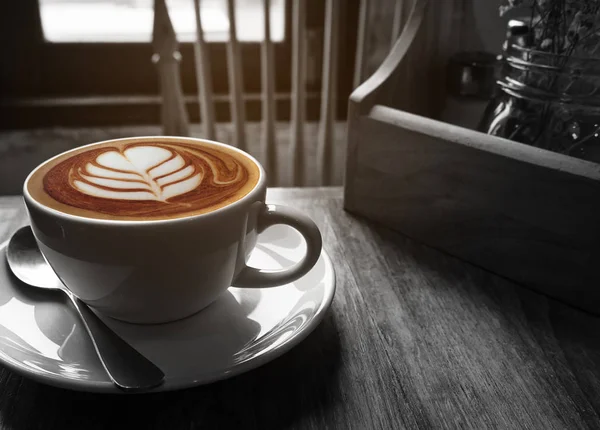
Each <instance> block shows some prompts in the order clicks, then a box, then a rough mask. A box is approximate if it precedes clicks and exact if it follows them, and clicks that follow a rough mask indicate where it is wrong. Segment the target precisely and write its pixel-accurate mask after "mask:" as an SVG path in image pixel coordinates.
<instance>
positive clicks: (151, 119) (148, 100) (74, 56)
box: [0, 0, 359, 128]
mask: <svg viewBox="0 0 600 430" xmlns="http://www.w3.org/2000/svg"><path fill="white" fill-rule="evenodd" d="M166 1H167V6H168V9H169V15H170V17H171V20H172V21H173V25H174V27H175V30H176V32H177V37H178V40H179V42H180V43H179V51H180V52H181V54H182V61H181V63H180V74H181V84H182V88H183V92H184V95H185V99H186V104H187V106H186V107H187V110H188V113H189V117H190V120H191V121H199V120H200V118H199V108H198V97H197V83H196V75H195V62H194V49H193V44H192V43H191V41H193V40H194V32H195V23H194V13H193V1H194V0H166ZM303 1H306V11H307V16H306V26H307V34H306V36H307V40H306V47H307V51H308V52H307V56H308V58H307V60H308V62H307V64H308V66H307V67H308V69H309V70H307V73H306V76H307V87H308V91H309V95H308V99H307V119H308V120H317V119H318V117H319V97H320V77H321V69H320V68H321V62H320V55H321V54H320V52H321V48H322V44H323V21H324V2H323V1H322V0H303ZM291 3H292V2H291V0H271V5H272V15H271V23H272V27H271V32H272V38H273V40H274V42H275V46H274V55H275V62H276V73H275V92H276V100H277V115H278V119H279V120H287V119H289V116H290V92H291V74H292V73H291V52H292V46H291V28H292V25H291V22H292V17H291V9H292V8H291ZM358 3H359V0H347V1H344V2H343V8H342V9H341V10H340V11H339V12H340V13H342V14H343V15H342V19H341V29H340V30H341V34H340V37H339V39H340V41H341V43H340V45H339V49H340V53H339V59H340V60H339V61H340V64H339V70H352V69H353V64H354V52H355V46H356V25H355V23H356V22H357V19H358V18H357V17H358ZM235 4H236V15H237V16H236V20H237V31H238V37H239V39H240V40H241V42H242V43H241V44H240V48H241V57H242V67H243V89H244V93H245V95H246V96H247V98H246V101H245V108H246V118H247V119H248V120H249V121H257V120H260V119H261V98H260V91H261V62H260V58H261V56H260V49H261V47H260V41H261V40H262V39H263V24H264V21H263V16H262V12H263V0H235ZM153 5H154V0H18V1H16V0H15V1H12V0H11V1H0V40H6V41H9V42H8V43H6V44H5V45H3V46H4V51H3V61H2V64H0V127H1V128H24V127H26V128H30V127H45V126H55V125H60V126H103V125H119V124H158V123H160V104H161V100H160V96H159V94H160V87H159V81H158V76H157V73H156V69H155V66H154V65H153V64H152V61H151V58H152V54H153V49H152V44H151V43H150V39H151V32H152V25H153V18H154V13H153V10H152V9H153ZM200 5H201V14H202V18H203V19H202V22H203V26H204V30H205V37H206V40H207V41H208V42H209V44H208V49H209V55H210V60H211V74H212V80H213V90H214V93H215V99H214V103H215V114H216V119H217V121H229V119H230V117H229V115H230V109H229V98H228V93H229V83H228V74H227V45H226V42H227V38H228V28H229V27H228V26H229V22H228V19H227V10H226V1H225V0H201V3H200ZM351 80H352V74H351V73H340V76H339V80H338V84H339V88H338V95H339V101H338V103H339V106H338V112H339V114H340V116H342V115H344V114H345V112H346V109H347V96H348V95H349V93H350V91H351V86H352V82H351Z"/></svg>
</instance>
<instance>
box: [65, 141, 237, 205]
mask: <svg viewBox="0 0 600 430" xmlns="http://www.w3.org/2000/svg"><path fill="white" fill-rule="evenodd" d="M203 176H204V175H203V172H200V171H199V170H198V168H197V167H195V166H194V165H192V164H191V163H190V162H189V161H188V162H186V161H185V160H184V158H183V157H182V156H181V155H180V154H177V153H174V152H171V151H169V150H167V149H164V148H160V147H152V146H138V147H134V148H130V149H126V150H125V151H124V152H123V153H122V154H121V153H120V152H117V151H108V152H104V153H102V154H100V155H99V156H98V157H97V158H96V160H95V161H94V162H88V163H86V165H85V167H84V168H78V169H77V172H75V173H74V174H72V175H71V178H70V181H69V182H70V183H71V186H73V187H74V188H76V189H77V190H79V191H81V192H82V193H85V194H88V195H90V196H94V197H100V198H106V199H123V200H157V201H161V202H166V201H167V199H169V198H171V197H175V196H178V195H181V194H185V193H187V192H189V191H192V190H193V189H195V188H197V187H198V186H199V185H200V183H201V182H202V177H203ZM234 180H235V179H234Z"/></svg>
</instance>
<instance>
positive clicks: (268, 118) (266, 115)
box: [261, 0, 277, 184]
mask: <svg viewBox="0 0 600 430" xmlns="http://www.w3.org/2000/svg"><path fill="white" fill-rule="evenodd" d="M263 13H264V27H265V29H264V38H263V42H262V44H261V81H262V93H263V99H262V119H263V135H262V153H263V157H264V162H265V169H266V170H267V176H268V178H269V183H271V184H277V145H276V142H275V119H276V114H275V95H274V94H275V60H274V58H273V42H272V41H271V0H263Z"/></svg>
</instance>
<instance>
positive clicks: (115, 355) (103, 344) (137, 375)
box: [67, 292, 165, 392]
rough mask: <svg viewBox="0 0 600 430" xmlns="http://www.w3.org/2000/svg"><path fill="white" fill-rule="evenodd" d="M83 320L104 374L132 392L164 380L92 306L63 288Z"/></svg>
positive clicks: (156, 384) (158, 370)
mask: <svg viewBox="0 0 600 430" xmlns="http://www.w3.org/2000/svg"><path fill="white" fill-rule="evenodd" d="M67 294H68V296H69V297H70V299H71V301H72V302H73V305H74V306H75V309H76V310H77V313H78V314H79V316H80V317H81V320H82V321H83V325H84V326H85V329H86V331H87V332H88V334H89V336H90V339H91V340H92V343H93V344H94V349H95V350H96V353H97V354H98V357H99V358H100V361H101V362H102V365H103V366H104V369H106V372H107V373H108V376H109V377H110V379H111V380H112V381H113V382H114V383H115V385H116V386H117V387H119V388H120V389H122V390H123V391H128V392H135V391H143V390H147V389H150V388H154V387H156V386H158V385H160V384H161V383H162V382H163V380H164V376H165V375H164V373H163V372H162V371H161V370H160V369H159V368H158V367H156V366H155V365H154V364H153V363H152V362H151V361H150V360H148V359H147V358H146V357H144V356H143V355H142V354H140V353H139V352H137V351H136V350H135V349H134V348H133V347H132V346H131V345H129V344H128V343H127V342H125V341H124V340H123V339H121V338H120V337H119V336H118V335H117V334H116V333H115V332H114V331H112V330H111V329H110V328H109V327H108V326H107V325H106V324H104V322H102V320H101V319H100V318H98V316H97V315H96V314H95V313H94V312H92V310H91V309H90V308H89V307H88V306H87V305H86V304H85V303H83V302H82V301H81V300H79V299H78V298H77V297H75V296H74V295H73V294H72V293H70V292H67Z"/></svg>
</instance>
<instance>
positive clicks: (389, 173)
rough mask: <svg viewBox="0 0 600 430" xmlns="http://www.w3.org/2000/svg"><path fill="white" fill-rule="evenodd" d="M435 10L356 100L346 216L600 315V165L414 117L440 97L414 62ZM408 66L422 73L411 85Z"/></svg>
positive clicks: (420, 19) (412, 25) (417, 17)
mask: <svg viewBox="0 0 600 430" xmlns="http://www.w3.org/2000/svg"><path fill="white" fill-rule="evenodd" d="M427 3H428V2H427V1H418V2H416V4H415V6H414V8H413V10H412V13H411V15H410V18H409V20H408V22H407V24H406V27H405V28H404V30H403V32H402V35H401V37H400V38H399V40H398V42H397V43H396V45H395V46H394V48H393V50H392V52H391V53H390V55H389V56H388V58H387V59H386V60H385V62H384V63H383V64H382V66H381V67H380V68H379V70H378V71H377V72H376V73H375V74H374V75H373V76H372V77H371V78H369V80H367V81H366V82H365V83H364V84H362V85H361V86H360V87H359V88H357V89H356V90H355V92H354V93H353V94H352V96H351V98H350V102H349V119H348V155H347V166H346V175H345V176H346V177H345V187H344V189H345V191H344V205H345V208H346V209H347V210H348V211H350V212H352V213H355V214H358V215H361V216H364V217H366V218H369V219H371V220H374V221H377V222H380V223H382V224H384V225H386V226H388V227H391V228H393V229H395V230H398V231H400V232H402V233H404V234H406V235H407V236H409V237H411V238H414V239H416V240H418V241H421V242H423V243H425V244H427V245H429V246H432V247H435V248H437V249H440V250H443V251H445V252H447V253H449V254H452V255H454V256H457V257H459V258H461V259H464V260H466V261H469V262H471V263H473V264H475V265H478V266H480V267H483V268H485V269H487V270H490V271H492V272H495V273H497V274H499V275H502V276H505V277H507V278H510V279H512V280H514V281H516V282H518V283H520V284H522V285H524V286H527V287H530V288H532V289H535V290H537V291H539V292H542V293H544V294H547V295H549V296H552V297H555V298H558V299H560V300H562V301H565V302H567V303H570V304H571V305H574V306H577V307H579V308H582V309H585V310H587V311H590V312H592V313H595V314H600V166H599V165H597V164H594V163H589V162H585V161H581V160H577V159H574V158H571V157H567V156H563V155H560V154H556V153H552V152H549V151H545V150H541V149H537V148H533V147H530V146H526V145H522V144H519V143H515V142H512V141H509V140H506V139H501V138H497V137H494V136H489V135H486V134H482V133H478V132H474V131H471V130H467V129H464V128H460V127H455V126H452V125H449V124H446V123H443V122H439V121H435V120H433V119H430V118H426V117H424V116H421V115H416V114H414V113H408V111H411V112H417V113H419V111H420V112H422V113H427V112H431V111H432V109H435V103H434V102H432V100H434V99H435V97H434V96H432V95H431V92H432V91H436V88H438V89H439V86H438V84H435V85H431V86H428V85H427V82H430V81H431V80H432V79H434V78H435V76H436V73H438V72H436V69H435V67H431V63H430V64H429V67H427V66H425V65H423V64H424V62H419V61H415V59H418V58H423V56H424V55H426V54H427V51H426V50H423V49H422V47H423V43H424V42H423V40H424V39H425V38H427V37H429V38H431V35H430V34H425V32H424V30H423V29H424V28H425V27H427V25H426V24H425V23H426V22H428V20H432V19H434V18H431V13H432V12H431V11H429V10H428V8H427ZM428 46H435V43H429V44H428ZM438 48H439V46H438ZM438 52H439V49H438ZM407 64H413V65H414V64H421V65H422V68H423V69H422V70H420V71H419V73H415V72H414V70H413V71H412V79H411V80H408V81H407V74H408V73H411V71H410V70H409V69H407ZM402 82H410V87H411V88H414V86H415V85H417V86H418V85H424V86H423V87H422V89H423V95H422V97H421V98H419V97H417V98H416V97H415V93H414V90H412V89H411V90H409V91H402V85H401V83H402ZM390 104H392V105H395V106H398V105H399V106H400V107H401V108H400V109H397V108H392V107H389V105H390Z"/></svg>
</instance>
